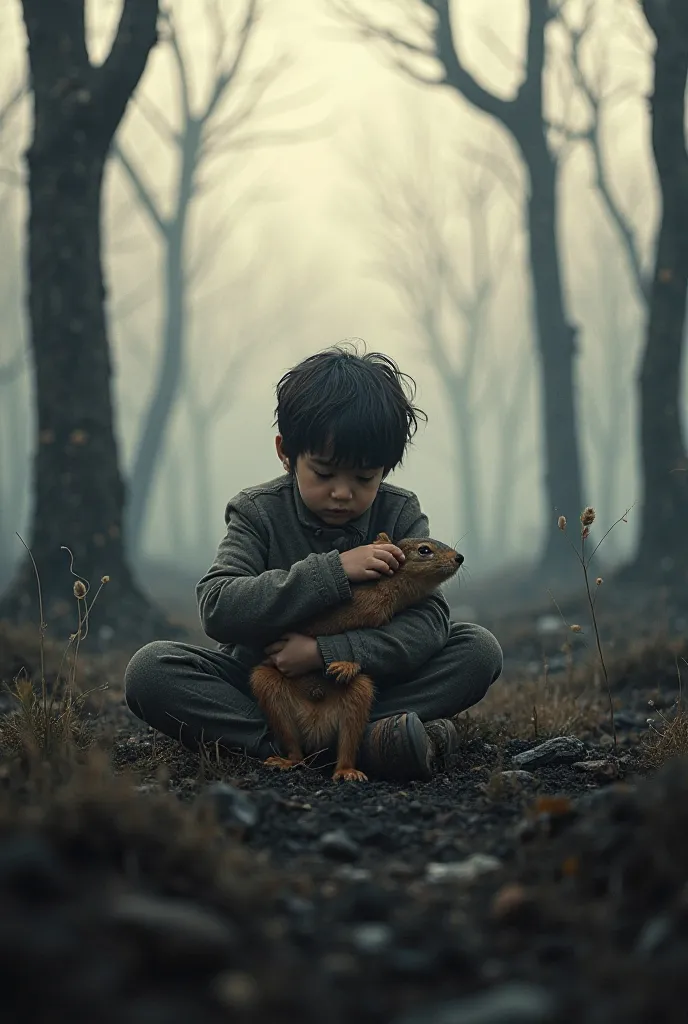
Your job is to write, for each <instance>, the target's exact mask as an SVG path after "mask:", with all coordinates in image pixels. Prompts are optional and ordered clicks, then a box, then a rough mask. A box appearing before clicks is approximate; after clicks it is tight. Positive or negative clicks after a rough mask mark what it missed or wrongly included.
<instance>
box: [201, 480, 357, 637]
mask: <svg viewBox="0 0 688 1024" xmlns="http://www.w3.org/2000/svg"><path fill="white" fill-rule="evenodd" d="M225 521H226V524H227V530H226V533H225V536H224V538H223V539H222V541H221V542H220V546H219V548H218V551H217V555H216V556H215V561H214V562H213V564H212V566H211V567H210V569H209V570H208V572H207V573H206V574H205V576H204V577H203V579H201V580H200V581H199V582H198V584H197V586H196V600H197V603H198V610H199V614H200V618H201V623H202V625H203V629H204V630H205V632H206V634H207V635H208V636H209V637H211V639H213V640H216V641H217V642H218V643H221V644H245V645H248V646H257V647H258V646H264V645H265V644H267V643H270V641H271V640H273V639H276V638H277V637H279V636H280V635H281V634H282V633H284V632H285V630H289V629H291V628H293V627H294V626H295V625H297V624H298V623H299V622H302V621H303V620H304V619H307V618H309V617H311V616H313V615H315V614H317V613H319V612H321V611H322V610H323V608H329V607H331V606H333V605H336V604H339V603H340V602H341V601H346V600H348V599H349V598H350V597H351V588H350V586H349V581H348V579H347V576H346V573H345V572H344V567H343V566H342V562H341V557H340V555H339V552H338V551H328V552H326V553H325V554H316V553H313V554H310V555H307V556H306V558H303V559H301V560H300V561H298V562H295V563H294V564H293V565H292V566H291V568H290V569H267V568H266V566H267V562H268V533H267V529H266V527H265V525H264V523H263V522H262V520H261V516H260V512H259V510H258V509H257V507H256V505H255V503H254V502H253V500H252V499H251V498H250V497H249V496H246V495H238V496H237V498H235V499H233V500H232V501H231V502H230V503H229V504H228V505H227V509H226V512H225Z"/></svg>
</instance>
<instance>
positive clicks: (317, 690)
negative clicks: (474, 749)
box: [250, 533, 464, 782]
mask: <svg viewBox="0 0 688 1024" xmlns="http://www.w3.org/2000/svg"><path fill="white" fill-rule="evenodd" d="M376 542H377V543H379V544H389V543H391V541H390V539H389V537H388V536H387V534H386V533H380V534H379V535H378V537H377V539H376ZM397 547H399V548H401V550H402V551H403V552H404V555H405V556H406V558H405V561H404V562H403V563H402V564H401V565H400V567H399V568H398V569H397V570H396V572H394V574H393V575H391V576H383V577H381V578H380V579H379V580H375V581H374V582H372V583H359V584H356V585H354V586H352V588H351V600H349V601H347V602H345V603H343V604H341V605H338V606H337V607H335V608H332V609H330V610H329V611H326V612H323V614H322V615H318V616H317V617H316V618H314V619H309V620H308V622H304V623H301V624H300V625H299V626H296V627H295V629H294V632H297V633H302V634H304V635H305V636H311V637H316V636H334V635H335V634H337V633H344V632H346V631H347V630H350V629H376V628H379V627H380V626H384V625H386V624H387V623H388V622H391V620H392V619H393V617H394V616H395V615H396V614H397V613H398V612H400V611H402V610H403V609H404V608H408V607H409V606H410V605H412V604H415V603H416V602H417V601H420V600H421V599H422V598H424V597H427V596H428V595H429V594H431V593H432V591H433V590H435V589H436V588H437V587H438V586H439V585H440V583H442V582H444V581H445V580H447V579H449V578H450V577H451V576H453V575H454V573H456V572H457V571H458V569H459V567H460V566H461V565H462V564H463V560H464V559H463V555H461V554H459V552H458V551H456V550H455V549H454V548H452V547H449V546H448V545H447V544H443V543H442V542H441V541H438V540H432V539H431V538H428V537H409V538H406V539H405V540H401V541H399V542H398V544H397ZM250 682H251V689H252V691H253V694H254V696H255V698H256V700H257V701H258V704H259V706H260V708H261V710H262V711H263V714H264V715H265V717H266V718H267V720H268V724H269V725H270V728H271V729H272V732H273V734H274V735H275V736H276V737H277V739H278V740H279V741H280V743H281V745H282V748H283V749H284V751H285V752H286V757H279V756H273V757H269V758H268V759H267V761H265V762H264V764H265V765H266V766H268V767H271V768H281V769H287V768H293V767H294V766H295V765H297V764H300V763H301V762H302V761H303V758H304V750H306V751H308V752H309V753H312V752H314V751H316V750H320V749H323V748H324V747H327V746H329V745H330V744H331V743H333V742H334V741H335V740H336V743H337V764H336V767H335V771H334V775H333V776H332V778H333V780H334V781H338V780H340V779H347V780H351V781H361V782H365V781H367V776H366V775H364V773H363V772H361V771H358V769H356V767H355V763H356V755H357V754H358V749H359V747H360V745H361V741H362V739H363V733H364V732H365V728H366V725H367V723H368V718H369V715H370V708H371V705H372V702H373V695H374V685H373V681H372V679H371V678H370V677H369V676H367V675H366V674H365V673H363V672H362V671H361V666H360V665H359V664H357V663H356V662H348V661H335V662H332V663H331V664H330V665H329V666H328V667H327V670H326V671H324V672H310V673H308V674H306V675H302V676H297V677H295V678H292V679H287V678H286V677H285V676H283V675H282V673H281V672H280V671H279V670H278V669H276V668H275V667H274V666H271V665H262V664H261V665H257V666H256V667H255V668H254V669H253V671H252V672H251V677H250Z"/></svg>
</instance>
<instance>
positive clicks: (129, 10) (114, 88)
mask: <svg viewBox="0 0 688 1024" xmlns="http://www.w3.org/2000/svg"><path fill="white" fill-rule="evenodd" d="M157 21H158V0H123V5H122V13H121V15H120V19H119V24H118V26H117V32H116V34H115V38H114V41H113V43H112V47H111V48H110V53H109V54H108V56H107V57H106V59H105V60H104V61H103V63H102V64H101V66H100V67H99V68H98V69H94V72H95V73H94V82H95V88H94V95H93V103H94V105H95V107H96V110H97V111H98V123H99V126H100V127H101V129H103V130H104V131H105V132H106V133H108V135H112V134H113V133H114V131H115V130H116V128H117V125H118V124H119V123H120V121H121V120H122V117H123V115H124V111H125V109H126V106H127V104H128V102H129V99H130V98H131V96H132V95H133V93H134V90H135V89H136V86H137V85H138V83H139V81H140V79H141V76H142V75H143V72H144V70H145V67H146V63H147V61H148V56H149V54H150V52H151V50H152V49H153V47H154V46H155V44H156V42H157V39H158V34H157ZM106 115H107V116H106ZM103 121H105V122H106V123H105V125H103ZM108 122H109V123H108Z"/></svg>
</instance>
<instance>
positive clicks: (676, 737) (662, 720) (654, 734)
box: [642, 658, 688, 768]
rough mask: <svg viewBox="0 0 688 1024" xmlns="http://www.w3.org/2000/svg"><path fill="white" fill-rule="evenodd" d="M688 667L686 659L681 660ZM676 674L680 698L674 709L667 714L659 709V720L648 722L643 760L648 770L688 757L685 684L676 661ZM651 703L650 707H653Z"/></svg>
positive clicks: (657, 711)
mask: <svg viewBox="0 0 688 1024" xmlns="http://www.w3.org/2000/svg"><path fill="white" fill-rule="evenodd" d="M681 660H682V661H683V663H684V664H686V665H688V661H686V659H685V658H682V659H681ZM676 674H677V676H678V697H677V698H676V701H675V702H674V705H673V708H672V709H671V710H670V711H669V712H667V713H666V714H665V713H664V712H663V711H660V710H659V709H656V711H655V713H656V714H657V717H658V718H659V722H657V720H656V719H655V720H652V719H649V720H648V726H649V728H648V731H647V733H646V734H645V736H644V737H643V744H642V752H643V760H644V761H645V764H646V765H647V767H648V768H661V766H662V765H663V764H666V762H667V761H670V760H672V759H673V758H675V757H686V756H687V755H688V711H687V710H686V708H685V705H684V702H683V682H682V679H681V669H680V666H679V663H678V658H677V659H676ZM653 706H654V705H653V702H652V701H650V707H653Z"/></svg>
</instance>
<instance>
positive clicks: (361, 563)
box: [340, 544, 405, 583]
mask: <svg viewBox="0 0 688 1024" xmlns="http://www.w3.org/2000/svg"><path fill="white" fill-rule="evenodd" d="M340 558H341V560H342V565H343V566H344V572H345V573H346V575H347V577H348V579H349V580H350V581H351V583H365V582H366V580H377V579H379V578H380V576H391V575H392V574H393V573H394V572H395V571H396V570H397V569H398V568H399V566H400V565H401V564H402V563H403V562H404V560H405V555H404V552H403V551H402V550H401V548H398V547H397V546H396V544H363V545H362V546H361V547H359V548H352V549H351V551H344V552H343V553H342V554H341V555H340Z"/></svg>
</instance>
